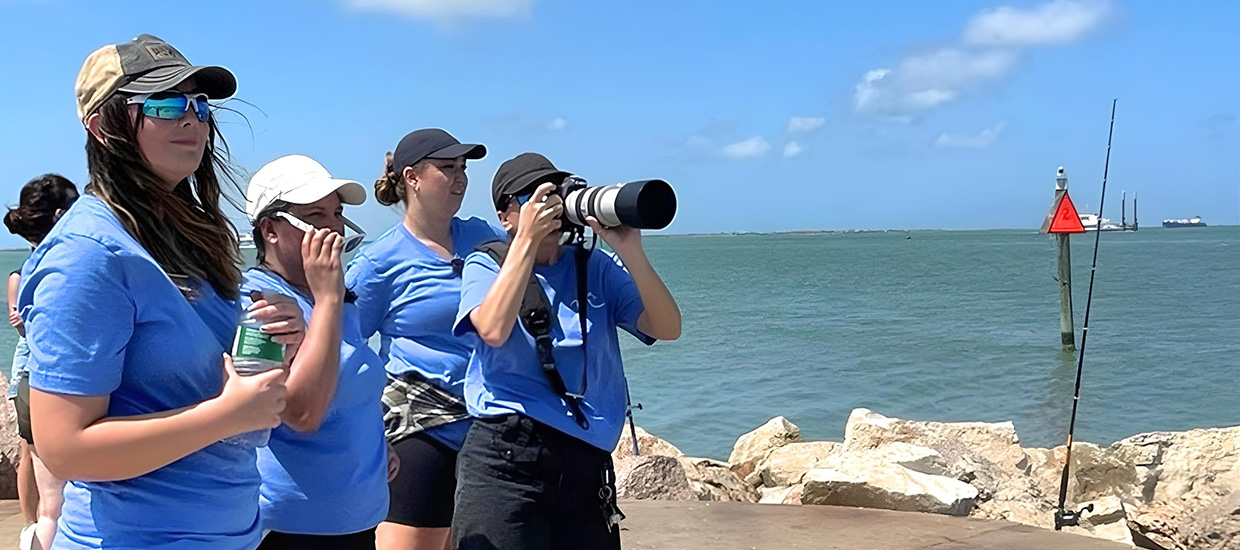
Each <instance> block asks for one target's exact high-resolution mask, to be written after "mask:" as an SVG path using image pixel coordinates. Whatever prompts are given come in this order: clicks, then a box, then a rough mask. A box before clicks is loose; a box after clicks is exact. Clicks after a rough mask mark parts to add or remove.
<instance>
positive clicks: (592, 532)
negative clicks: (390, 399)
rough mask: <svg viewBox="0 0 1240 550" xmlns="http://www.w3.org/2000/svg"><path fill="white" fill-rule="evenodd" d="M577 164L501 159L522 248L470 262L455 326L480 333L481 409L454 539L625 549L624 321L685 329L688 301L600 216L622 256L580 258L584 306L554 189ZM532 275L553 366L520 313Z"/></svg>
mask: <svg viewBox="0 0 1240 550" xmlns="http://www.w3.org/2000/svg"><path fill="white" fill-rule="evenodd" d="M569 175H570V174H568V173H567V172H563V171H560V170H557V169H556V168H555V166H553V165H552V164H551V162H550V161H548V160H547V159H546V158H545V157H543V156H541V155H537V154H534V153H526V154H523V155H520V156H518V157H516V158H514V159H512V160H509V161H507V162H505V163H504V164H503V165H502V166H500V168H499V171H498V172H497V173H496V175H495V180H494V182H493V186H492V198H493V200H494V203H495V207H496V210H497V212H498V214H499V220H500V223H502V224H503V226H504V228H505V229H507V230H508V233H509V234H510V235H511V236H512V243H511V246H510V247H509V248H508V250H507V255H506V257H504V258H503V265H502V266H501V265H500V264H499V262H497V261H496V259H494V258H492V256H490V255H489V254H488V253H487V252H476V253H474V254H471V255H470V256H469V257H468V258H467V259H466V261H465V268H464V271H463V276H462V278H463V281H462V289H461V306H460V309H459V312H458V314H457V322H456V326H455V332H456V333H457V334H458V335H461V336H465V335H473V336H476V340H475V341H476V347H475V350H474V354H473V357H472V359H471V361H470V364H469V370H468V374H467V376H466V381H465V400H466V404H467V405H468V407H469V412H470V414H471V415H473V416H475V417H477V418H476V420H475V422H474V425H473V426H472V427H471V428H470V431H469V434H468V435H467V436H466V438H465V442H464V445H463V446H462V448H461V452H460V456H459V459H458V460H459V464H458V470H457V472H458V480H457V483H458V490H457V501H456V503H457V508H456V517H455V520H454V521H453V524H452V539H453V547H454V548H458V549H461V550H471V549H484V548H486V549H489V548H505V549H569V548H592V549H607V548H619V547H620V534H619V529H618V527H617V526H616V523H615V522H616V521H618V520H619V518H621V517H623V516H622V515H620V513H619V509H618V508H617V507H616V504H615V487H614V470H613V467H612V463H611V454H610V453H611V451H612V449H614V448H615V446H616V442H617V441H618V440H619V438H620V432H621V429H622V427H623V425H624V417H625V412H626V411H625V409H626V406H627V403H626V384H627V382H626V380H625V377H624V368H623V365H622V363H621V358H620V347H619V341H618V339H617V331H616V329H617V328H622V329H624V330H625V331H627V332H629V333H631V334H633V335H634V336H636V337H637V338H638V339H639V340H641V341H643V342H645V343H647V344H651V343H653V342H654V341H655V340H656V339H662V340H674V339H676V338H678V337H679V336H680V331H681V317H680V309H679V307H678V306H677V305H676V301H675V300H674V299H673V298H672V295H671V293H670V292H669V291H668V290H667V287H666V286H665V285H664V284H663V281H662V280H661V279H660V278H659V275H658V274H657V273H656V272H655V270H654V268H653V267H652V266H651V265H650V261H649V260H648V259H647V258H646V254H645V251H644V250H643V249H642V242H641V231H640V230H638V229H634V228H631V227H616V228H610V229H609V228H604V227H601V226H600V225H599V223H598V221H597V220H595V219H594V218H589V219H588V221H589V223H590V227H591V228H592V229H593V230H594V231H595V232H596V233H597V234H598V235H599V236H601V237H602V238H603V240H604V241H605V242H606V243H607V244H608V245H609V246H610V247H611V249H612V250H613V251H614V254H613V253H608V252H603V251H600V250H594V251H591V252H590V253H589V255H588V256H585V255H583V256H582V257H583V258H584V259H585V262H586V263H585V266H587V269H586V275H587V288H586V290H587V291H588V292H587V293H581V294H585V295H586V296H587V299H586V300H585V301H586V304H580V303H578V298H577V297H578V295H579V292H578V289H577V274H578V271H577V254H576V251H575V250H574V249H573V248H570V247H565V246H562V245H561V244H560V235H561V218H562V217H563V213H564V212H563V210H564V205H563V202H562V201H561V200H560V198H559V197H558V196H557V195H556V194H555V193H554V192H555V190H556V185H557V184H558V183H560V182H562V181H563V180H564V178H565V177H567V176H569ZM531 277H533V278H534V281H535V282H536V283H537V284H538V290H540V291H541V292H542V293H543V296H544V297H545V302H546V306H547V311H548V312H549V314H550V325H551V326H550V328H549V333H550V334H549V336H550V338H551V343H552V348H553V349H552V354H553V356H554V369H553V370H552V371H551V372H548V371H546V370H545V369H544V364H543V361H542V360H541V359H540V355H539V350H538V344H536V342H535V338H534V335H531V334H530V332H529V330H528V329H527V327H526V326H525V323H524V322H519V321H518V313H519V312H520V311H521V310H522V309H523V307H527V306H523V301H524V300H523V298H524V297H525V296H526V295H527V285H528V284H529V281H530V278H531ZM583 312H584V315H585V317H586V321H585V327H584V328H583V326H582V321H581V319H580V317H579V313H583ZM583 330H584V334H583ZM583 348H584V349H583ZM557 378H558V381H557V380H556V379H557Z"/></svg>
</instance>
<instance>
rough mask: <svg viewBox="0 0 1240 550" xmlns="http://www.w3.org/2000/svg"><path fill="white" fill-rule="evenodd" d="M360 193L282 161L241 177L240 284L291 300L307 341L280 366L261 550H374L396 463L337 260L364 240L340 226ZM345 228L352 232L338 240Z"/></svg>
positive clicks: (376, 371) (298, 162) (267, 450)
mask: <svg viewBox="0 0 1240 550" xmlns="http://www.w3.org/2000/svg"><path fill="white" fill-rule="evenodd" d="M365 201H366V189H365V188H364V187H362V186H361V184H359V183H357V182H355V181H349V180H343V179H337V178H333V177H332V176H331V174H329V173H328V172H327V169H325V168H323V166H322V165H320V164H319V163H318V162H316V161H315V160H314V159H312V158H310V157H307V156H303V155H289V156H285V157H280V158H278V159H276V160H273V161H271V162H269V163H267V165H266V166H263V167H262V169H260V170H259V171H258V172H256V173H255V174H254V177H252V178H251V179H250V185H249V188H248V189H247V190H246V215H247V217H249V219H250V222H251V223H252V224H253V225H254V234H255V239H254V244H255V246H256V247H257V249H258V251H259V252H260V257H261V258H262V259H261V260H260V261H259V263H258V265H257V266H256V267H252V268H250V269H248V270H246V271H245V272H244V273H243V274H242V275H243V277H244V282H243V283H242V285H241V295H242V300H244V299H245V295H246V294H248V293H250V292H252V291H260V292H264V293H271V292H279V293H283V294H288V295H290V296H293V297H295V298H296V299H297V301H298V303H299V305H301V309H302V311H304V312H305V314H306V326H307V327H308V328H307V329H306V338H305V340H304V341H303V342H302V346H301V350H300V351H299V352H298V353H297V358H296V359H295V360H294V361H293V364H292V365H291V366H290V367H289V377H288V382H287V383H286V386H287V387H288V407H287V408H286V409H285V410H284V425H283V426H280V427H279V428H276V429H275V430H272V432H271V440H270V442H269V443H268V444H267V446H266V447H261V448H259V450H258V470H259V473H260V474H261V476H262V489H261V491H260V495H259V496H260V499H261V500H260V501H259V502H260V504H261V507H262V517H263V529H264V530H269V531H271V532H270V533H268V534H267V536H266V537H264V538H263V543H262V545H261V546H259V550H280V549H290V550H292V549H295V550H314V549H318V548H322V549H332V550H352V549H358V550H373V549H374V547H375V526H376V525H378V524H379V522H380V521H383V518H385V517H387V511H388V490H387V482H388V479H389V478H390V477H391V472H392V469H393V468H394V467H395V466H396V462H395V461H394V460H391V456H390V455H389V451H388V448H389V447H388V445H387V443H386V442H384V440H383V412H382V409H381V407H380V406H379V394H380V393H381V392H382V391H383V386H384V384H385V383H386V382H387V376H385V375H384V370H383V362H382V361H381V360H380V359H379V356H378V354H376V353H375V352H374V350H372V349H370V347H369V346H368V344H367V342H366V338H363V337H362V334H361V331H360V330H359V328H358V321H357V307H356V305H354V303H353V302H354V296H353V295H352V294H351V293H349V292H347V291H346V290H345V287H344V266H343V265H342V264H341V256H342V255H343V254H345V253H348V252H352V250H353V248H354V247H355V246H357V244H358V243H360V242H361V240H362V238H363V237H364V236H365V234H364V233H360V232H357V231H358V230H357V226H356V225H354V224H353V223H352V222H350V221H349V220H348V218H345V217H344V205H345V204H351V205H357V204H362V203H363V202H365ZM346 227H349V228H353V230H354V231H355V233H354V234H353V235H351V236H350V237H348V238H345V231H346Z"/></svg>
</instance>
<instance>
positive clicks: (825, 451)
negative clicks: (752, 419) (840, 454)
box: [756, 441, 840, 487]
mask: <svg viewBox="0 0 1240 550" xmlns="http://www.w3.org/2000/svg"><path fill="white" fill-rule="evenodd" d="M839 446H840V444H839V443H836V442H834V441H801V442H796V443H788V444H787V445H784V446H782V447H776V448H775V449H772V450H771V451H770V452H768V453H767V454H766V456H765V457H764V458H763V459H762V460H760V461H759V462H758V465H757V470H756V471H757V472H758V475H760V476H762V485H764V486H766V487H780V486H790V485H796V484H798V483H800V482H801V477H802V476H804V475H805V472H808V471H810V470H812V469H814V466H815V465H817V464H818V463H819V462H821V461H822V460H825V459H826V458H828V457H830V456H831V455H832V453H834V452H835V450H836V449H837V448H839Z"/></svg>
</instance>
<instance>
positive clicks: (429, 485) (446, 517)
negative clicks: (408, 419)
mask: <svg viewBox="0 0 1240 550" xmlns="http://www.w3.org/2000/svg"><path fill="white" fill-rule="evenodd" d="M393 447H394V448H395V449H396V455H397V456H399V457H400V471H399V472H397V474H396V477H395V478H394V479H392V481H390V482H389V483H388V495H389V497H390V499H389V504H388V516H387V520H388V521H390V522H392V523H399V524H401V525H408V526H410V527H442V528H447V527H451V526H452V509H453V499H454V497H455V494H456V451H453V450H452V449H450V448H449V447H448V446H447V445H444V444H443V443H440V442H439V441H438V440H436V439H435V438H433V437H431V436H429V435H427V434H426V433H424V432H419V433H416V434H413V435H411V436H409V437H408V438H405V439H403V440H401V441H400V442H399V443H397V444H396V445H393Z"/></svg>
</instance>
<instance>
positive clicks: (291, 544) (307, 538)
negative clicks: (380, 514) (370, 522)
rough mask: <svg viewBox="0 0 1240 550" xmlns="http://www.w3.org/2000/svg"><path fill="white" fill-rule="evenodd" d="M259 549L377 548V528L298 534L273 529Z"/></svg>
mask: <svg viewBox="0 0 1240 550" xmlns="http://www.w3.org/2000/svg"><path fill="white" fill-rule="evenodd" d="M258 550H375V530H374V528H370V529H367V530H365V531H361V532H358V533H353V534H350V535H297V534H292V533H280V532H278V531H272V532H270V533H267V536H266V537H263V543H262V544H259V545H258Z"/></svg>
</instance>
